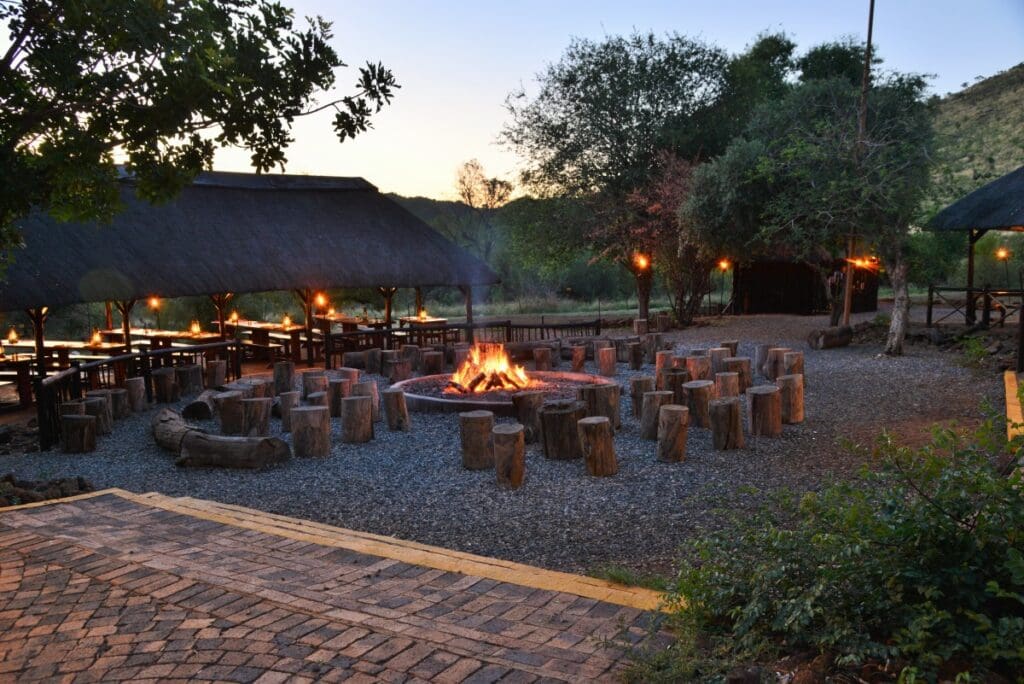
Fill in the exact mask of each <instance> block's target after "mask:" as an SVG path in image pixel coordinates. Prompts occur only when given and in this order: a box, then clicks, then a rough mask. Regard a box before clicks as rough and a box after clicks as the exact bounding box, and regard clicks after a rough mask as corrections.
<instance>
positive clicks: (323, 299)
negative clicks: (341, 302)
mask: <svg viewBox="0 0 1024 684" xmlns="http://www.w3.org/2000/svg"><path fill="white" fill-rule="evenodd" d="M315 301H316V305H317V306H318V307H320V308H321V309H322V308H324V307H325V306H327V295H325V294H324V293H323V292H317V293H316V300H315Z"/></svg>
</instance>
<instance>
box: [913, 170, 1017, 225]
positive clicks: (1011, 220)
mask: <svg viewBox="0 0 1024 684" xmlns="http://www.w3.org/2000/svg"><path fill="white" fill-rule="evenodd" d="M927 227H928V230H971V229H977V230H1017V231H1024V166H1022V167H1020V168H1019V169H1017V170H1016V171H1011V172H1010V173H1008V174H1006V175H1005V176H1003V177H1002V178H997V179H995V180H994V181H992V182H991V183H989V184H988V185H983V186H982V187H980V188H978V189H977V190H975V191H974V192H972V193H971V194H969V195H967V196H966V197H962V198H961V199H959V200H957V201H956V202H953V204H950V205H949V206H948V207H946V208H945V209H943V210H942V211H940V212H939V213H938V214H936V215H935V218H933V219H932V220H931V221H929V222H928V226H927Z"/></svg>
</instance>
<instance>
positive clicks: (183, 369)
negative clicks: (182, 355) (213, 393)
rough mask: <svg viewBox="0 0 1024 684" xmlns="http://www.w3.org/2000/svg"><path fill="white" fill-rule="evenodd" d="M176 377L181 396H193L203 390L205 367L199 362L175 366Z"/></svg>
mask: <svg viewBox="0 0 1024 684" xmlns="http://www.w3.org/2000/svg"><path fill="white" fill-rule="evenodd" d="M174 379H175V382H177V383H178V393H179V396H182V397H191V396H192V395H193V394H199V393H200V392H202V391H203V367H202V366H200V365H199V364H198V363H190V364H188V365H185V366H175V367H174Z"/></svg>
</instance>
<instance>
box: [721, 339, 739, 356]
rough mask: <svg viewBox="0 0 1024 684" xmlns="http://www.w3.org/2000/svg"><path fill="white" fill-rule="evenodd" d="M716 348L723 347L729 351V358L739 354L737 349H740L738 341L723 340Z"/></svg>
mask: <svg viewBox="0 0 1024 684" xmlns="http://www.w3.org/2000/svg"><path fill="white" fill-rule="evenodd" d="M718 346H719V347H725V348H726V349H728V350H729V356H736V354H737V353H738V352H739V349H740V341H739V340H723V341H722V342H719V343H718Z"/></svg>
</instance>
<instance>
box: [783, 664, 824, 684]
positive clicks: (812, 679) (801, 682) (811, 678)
mask: <svg viewBox="0 0 1024 684" xmlns="http://www.w3.org/2000/svg"><path fill="white" fill-rule="evenodd" d="M790 684H825V675H824V673H821V672H817V671H815V670H812V669H811V668H809V667H802V668H800V669H799V670H797V671H796V672H794V673H793V679H791V680H790Z"/></svg>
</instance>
